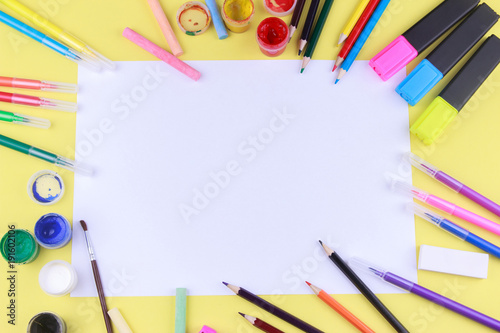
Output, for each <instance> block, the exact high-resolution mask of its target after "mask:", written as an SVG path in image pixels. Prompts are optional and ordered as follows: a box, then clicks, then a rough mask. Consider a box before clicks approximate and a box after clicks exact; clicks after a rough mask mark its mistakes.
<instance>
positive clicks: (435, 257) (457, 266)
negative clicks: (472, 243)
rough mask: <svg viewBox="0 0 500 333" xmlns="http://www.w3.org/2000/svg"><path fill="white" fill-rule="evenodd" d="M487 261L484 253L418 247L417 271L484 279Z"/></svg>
mask: <svg viewBox="0 0 500 333" xmlns="http://www.w3.org/2000/svg"><path fill="white" fill-rule="evenodd" d="M488 259H489V256H488V255H487V254H486V253H476V252H469V251H460V250H454V249H446V248H443V247H437V246H431V245H420V254H419V256H418V269H423V270H427V271H433V272H439V273H447V274H455V275H462V276H469V277H474V278H478V279H486V278H487V277H488Z"/></svg>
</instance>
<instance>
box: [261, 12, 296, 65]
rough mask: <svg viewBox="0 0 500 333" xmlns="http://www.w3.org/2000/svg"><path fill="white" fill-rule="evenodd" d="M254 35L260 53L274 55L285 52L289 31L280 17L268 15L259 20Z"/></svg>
mask: <svg viewBox="0 0 500 333" xmlns="http://www.w3.org/2000/svg"><path fill="white" fill-rule="evenodd" d="M256 36H257V43H258V44H259V47H260V50H261V51H262V53H264V54H265V55H267V56H269V57H276V56H279V55H280V54H282V53H283V52H285V49H286V46H287V44H288V39H289V38H290V37H289V36H290V32H289V30H288V25H287V24H286V23H285V22H284V21H283V20H282V19H280V18H277V17H268V18H266V19H264V20H263V21H262V22H260V24H259V26H258V27H257V34H256Z"/></svg>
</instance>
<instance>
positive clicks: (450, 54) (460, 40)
mask: <svg viewBox="0 0 500 333" xmlns="http://www.w3.org/2000/svg"><path fill="white" fill-rule="evenodd" d="M498 18H499V16H498V14H497V13H495V11H494V10H493V9H491V8H490V7H489V6H488V5H487V4H485V3H483V4H481V5H479V6H478V7H476V9H474V11H473V12H472V13H471V14H470V15H469V16H468V17H467V18H466V19H465V20H464V21H462V23H460V25H459V26H458V27H457V28H456V29H455V30H453V32H452V33H451V34H450V35H449V36H448V37H446V39H445V40H444V41H443V42H442V43H441V44H440V45H439V46H438V47H437V48H436V49H435V50H434V51H432V52H431V53H430V54H429V55H428V56H427V58H426V59H424V60H423V61H422V62H421V63H420V64H419V65H418V66H417V67H416V68H415V69H414V70H413V71H412V72H411V73H410V75H408V76H407V77H406V78H405V79H404V80H403V81H402V82H401V84H399V86H398V87H397V88H396V92H397V93H398V94H399V95H400V96H401V97H403V99H404V100H406V101H407V102H408V103H409V104H410V105H412V106H414V105H415V104H417V103H418V102H419V101H420V100H421V99H422V98H423V97H424V96H425V95H426V94H427V93H428V92H429V91H430V90H431V89H432V88H434V86H435V85H436V84H437V83H438V82H439V81H441V79H442V78H443V77H444V76H445V75H446V74H448V72H449V71H450V70H451V69H452V68H453V67H455V65H456V64H457V63H458V62H459V61H460V60H461V59H462V58H463V57H464V56H465V55H466V54H467V53H468V52H469V51H470V50H471V49H472V48H473V47H474V45H476V44H477V43H478V42H479V41H480V40H481V38H483V36H484V35H485V34H486V33H487V32H488V30H490V29H491V27H493V26H494V25H495V23H496V22H497V21H498Z"/></svg>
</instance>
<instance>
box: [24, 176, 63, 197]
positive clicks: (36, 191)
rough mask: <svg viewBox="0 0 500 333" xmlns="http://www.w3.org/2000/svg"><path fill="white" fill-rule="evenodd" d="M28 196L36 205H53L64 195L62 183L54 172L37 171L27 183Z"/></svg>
mask: <svg viewBox="0 0 500 333" xmlns="http://www.w3.org/2000/svg"><path fill="white" fill-rule="evenodd" d="M28 195H29V197H30V198H31V200H33V201H34V202H36V203H37V204H40V205H44V206H48V205H53V204H55V203H56V202H58V201H59V200H61V198H62V197H63V195H64V182H63V180H62V178H61V176H59V174H57V172H55V171H52V170H42V171H39V172H37V173H35V174H34V175H33V176H31V178H30V180H29V181H28Z"/></svg>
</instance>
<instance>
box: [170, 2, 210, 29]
mask: <svg viewBox="0 0 500 333" xmlns="http://www.w3.org/2000/svg"><path fill="white" fill-rule="evenodd" d="M176 18H177V25H178V26H179V28H180V29H181V31H182V32H184V33H185V34H186V35H189V36H197V35H201V34H202V33H204V32H205V31H207V29H208V27H209V26H210V22H212V17H211V15H210V11H209V10H208V7H207V6H205V5H204V4H203V3H201V2H199V1H188V2H186V3H184V4H183V5H182V6H181V7H180V8H179V10H178V11H177V17H176Z"/></svg>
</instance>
